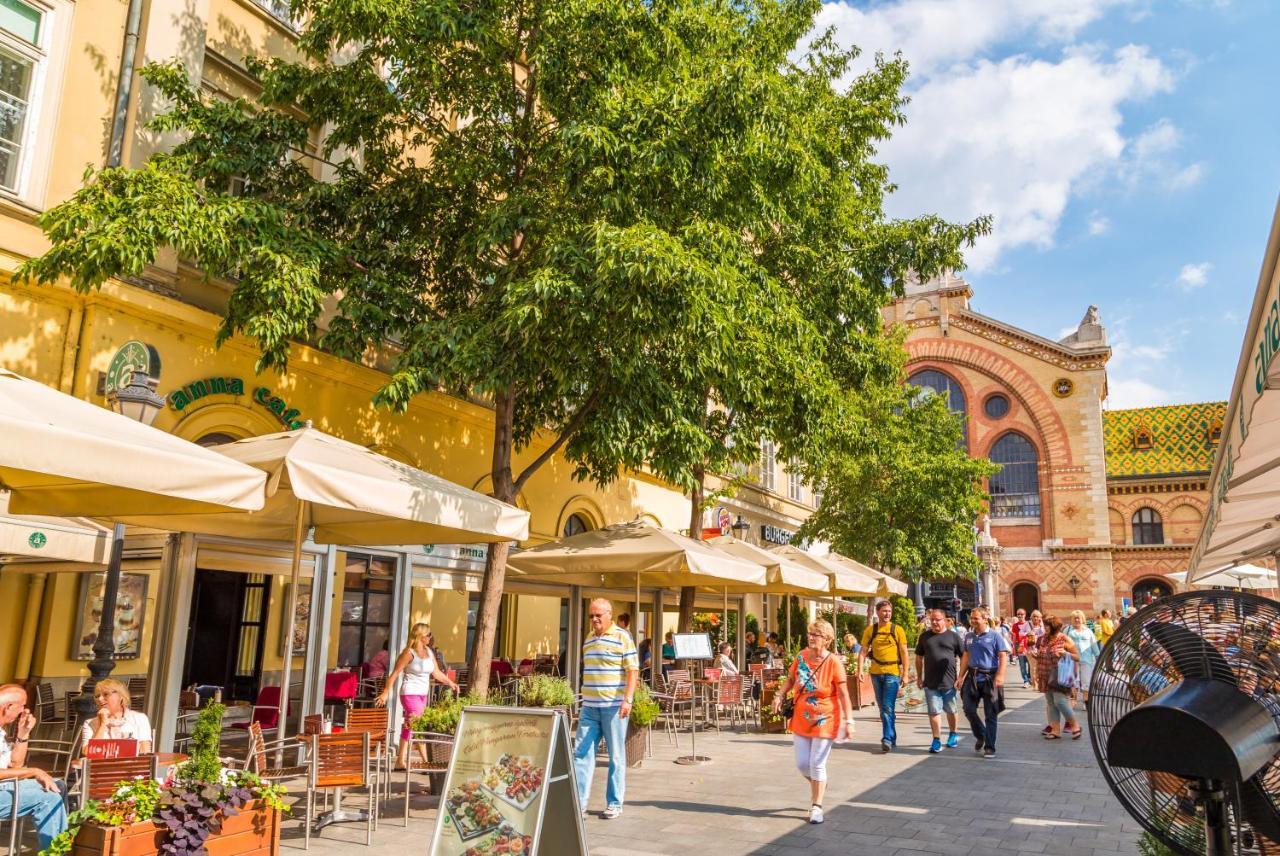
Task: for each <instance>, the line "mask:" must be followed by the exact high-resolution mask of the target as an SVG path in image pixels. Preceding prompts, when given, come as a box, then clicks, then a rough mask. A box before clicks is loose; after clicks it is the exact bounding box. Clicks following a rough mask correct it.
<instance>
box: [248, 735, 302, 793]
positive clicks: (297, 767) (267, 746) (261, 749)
mask: <svg viewBox="0 0 1280 856" xmlns="http://www.w3.org/2000/svg"><path fill="white" fill-rule="evenodd" d="M310 745H311V744H310V743H309V742H308V741H307V740H302V739H299V738H297V737H285V738H283V739H281V740H272V741H270V742H268V741H267V740H266V738H264V737H263V736H262V726H260V725H258V723H256V722H251V723H249V752H248V755H247V756H246V757H245V759H244V768H245V769H246V770H248V771H249V772H251V773H256V774H257V776H258V778H260V779H263V780H265V781H268V782H280V781H284V780H285V779H294V778H297V777H298V776H305V775H306V774H307V772H308V770H309V767H308V765H307V764H305V763H297V764H272V763H271V754H272V753H273V752H275V753H277V757H280V755H279V752H278V750H281V749H284V750H290V749H292V750H297V751H306V750H307V749H308V748H309V747H310Z"/></svg>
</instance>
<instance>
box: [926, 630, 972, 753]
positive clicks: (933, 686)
mask: <svg viewBox="0 0 1280 856" xmlns="http://www.w3.org/2000/svg"><path fill="white" fill-rule="evenodd" d="M927 618H928V626H927V627H926V628H925V631H924V632H923V633H921V634H920V639H919V640H918V641H917V642H916V686H918V687H920V688H921V689H922V690H924V701H925V706H926V708H927V709H928V711H929V730H930V731H931V732H933V742H932V743H930V744H929V751H930V752H933V753H935V754H936V753H938V752H941V751H942V747H943V746H944V745H945V746H946V747H947V748H948V749H954V748H955V747H956V745H957V744H958V743H959V740H960V738H959V737H957V736H956V707H957V704H956V696H957V695H958V694H959V691H958V690H957V689H956V677H957V675H959V668H958V667H959V664H960V658H961V657H963V656H964V643H962V642H961V641H960V639H959V637H958V636H956V634H954V633H952V632H950V631H949V630H947V615H946V613H945V612H943V611H942V610H941V609H931V610H929V612H928V615H927ZM944 713H945V714H946V715H947V741H946V743H945V744H944V743H943V742H942V715H943V714H944Z"/></svg>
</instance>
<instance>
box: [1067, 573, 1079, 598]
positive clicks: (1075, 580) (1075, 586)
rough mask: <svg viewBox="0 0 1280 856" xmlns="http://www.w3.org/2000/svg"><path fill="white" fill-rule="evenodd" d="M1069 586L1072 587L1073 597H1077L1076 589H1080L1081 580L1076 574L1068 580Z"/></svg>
mask: <svg viewBox="0 0 1280 856" xmlns="http://www.w3.org/2000/svg"><path fill="white" fill-rule="evenodd" d="M1067 585H1069V586H1071V596H1072V597H1075V596H1076V589H1078V588H1080V578H1079V577H1077V576H1076V575H1075V574H1072V575H1071V579H1069V580H1067Z"/></svg>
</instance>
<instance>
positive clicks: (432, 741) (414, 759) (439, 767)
mask: <svg viewBox="0 0 1280 856" xmlns="http://www.w3.org/2000/svg"><path fill="white" fill-rule="evenodd" d="M423 756H425V760H424V757H423ZM452 757H453V735H452V734H433V733H431V732H429V731H411V732H409V756H408V760H407V761H406V763H405V765H404V825H405V826H406V827H407V826H408V825H409V795H410V790H409V786H410V784H411V782H410V779H409V777H410V776H411V775H412V774H413V773H427V774H432V773H436V774H439V776H441V777H443V775H444V774H445V773H447V772H448V771H449V760H450V759H451V758H452ZM436 796H439V797H440V798H441V800H440V805H441V807H443V806H444V795H443V794H436Z"/></svg>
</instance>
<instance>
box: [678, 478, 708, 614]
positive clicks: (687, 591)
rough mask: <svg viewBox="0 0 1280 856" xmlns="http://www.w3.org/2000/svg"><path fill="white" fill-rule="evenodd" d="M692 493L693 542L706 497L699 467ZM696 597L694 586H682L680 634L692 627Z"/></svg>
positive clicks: (697, 538) (698, 532)
mask: <svg viewBox="0 0 1280 856" xmlns="http://www.w3.org/2000/svg"><path fill="white" fill-rule="evenodd" d="M693 478H694V482H693V491H692V493H691V494H690V495H689V499H690V503H691V505H692V507H691V508H690V510H689V537H690V538H692V539H693V540H695V541H701V540H702V501H703V497H704V496H705V495H706V487H705V486H704V484H703V481H704V480H705V479H706V473H705V472H704V471H703V470H702V468H701V467H699V468H696V469H695V470H694V471H693ZM697 596H698V589H697V587H696V586H684V587H682V588H681V589H680V618H679V621H678V623H677V625H676V626H677V628H678V629H679V631H680V632H681V633H688V632H689V628H690V627H692V626H693V601H694V598H696V597H697Z"/></svg>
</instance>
